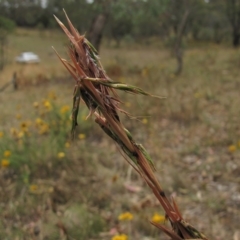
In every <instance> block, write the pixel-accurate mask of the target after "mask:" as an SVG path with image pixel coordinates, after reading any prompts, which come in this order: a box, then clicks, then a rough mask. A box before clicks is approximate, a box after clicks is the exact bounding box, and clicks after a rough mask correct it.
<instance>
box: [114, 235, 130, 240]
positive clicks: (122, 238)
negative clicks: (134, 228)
mask: <svg viewBox="0 0 240 240" xmlns="http://www.w3.org/2000/svg"><path fill="white" fill-rule="evenodd" d="M127 239H128V236H127V235H125V234H120V235H115V236H113V237H112V240H127Z"/></svg>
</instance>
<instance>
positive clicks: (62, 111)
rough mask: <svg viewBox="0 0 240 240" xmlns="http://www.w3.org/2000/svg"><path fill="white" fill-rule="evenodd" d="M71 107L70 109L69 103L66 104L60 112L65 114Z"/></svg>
mask: <svg viewBox="0 0 240 240" xmlns="http://www.w3.org/2000/svg"><path fill="white" fill-rule="evenodd" d="M69 109H70V107H69V106H68V105H64V106H62V107H61V109H60V113H61V114H65V113H67V112H68V111H69Z"/></svg>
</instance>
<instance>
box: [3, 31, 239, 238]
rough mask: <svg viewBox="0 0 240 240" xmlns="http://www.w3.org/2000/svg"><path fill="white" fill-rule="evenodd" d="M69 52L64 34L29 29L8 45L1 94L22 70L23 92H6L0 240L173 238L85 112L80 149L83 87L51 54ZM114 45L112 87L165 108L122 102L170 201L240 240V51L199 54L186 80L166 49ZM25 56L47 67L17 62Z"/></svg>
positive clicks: (191, 55) (211, 231)
mask: <svg viewBox="0 0 240 240" xmlns="http://www.w3.org/2000/svg"><path fill="white" fill-rule="evenodd" d="M66 44H67V41H66V39H65V36H64V34H62V33H61V32H53V33H50V32H41V33H39V32H37V31H30V30H24V29H19V30H17V31H16V33H15V34H14V35H12V36H10V38H9V44H8V49H7V51H8V62H9V64H8V65H7V66H6V68H5V69H4V71H3V72H1V75H0V88H1V86H3V85H4V84H5V83H7V82H8V81H9V80H10V79H11V77H12V74H13V72H14V71H16V72H17V76H18V81H19V89H18V90H17V91H13V90H12V88H11V86H10V87H8V88H7V89H6V90H4V91H3V92H0V102H1V104H0V111H1V117H0V156H1V158H0V160H1V168H0V188H1V193H0V216H2V217H1V218H0V239H4V240H5V239H6V240H7V239H11V240H21V239H36V240H47V239H49V240H59V239H76V240H81V239H104V240H105V239H106V240H108V239H114V236H115V235H117V234H118V233H119V234H125V235H127V236H128V239H142V240H153V239H167V238H166V237H165V235H163V234H162V233H161V232H159V231H158V230H157V229H155V228H154V227H152V226H151V224H150V223H149V222H148V221H149V220H151V219H152V218H153V217H155V220H156V221H159V222H163V214H164V213H163V211H162V209H161V208H160V206H159V205H158V203H157V201H156V200H155V198H154V196H153V195H152V193H151V192H150V191H149V189H148V187H147V186H146V184H144V183H143V181H142V179H140V177H138V176H137V175H136V174H135V173H134V172H132V171H131V169H130V168H129V167H128V165H127V164H126V163H125V161H124V158H123V157H122V156H121V154H120V153H119V151H118V149H117V147H116V146H115V144H114V143H112V141H111V139H108V138H107V137H106V136H105V135H104V134H103V133H102V131H101V129H99V128H98V127H97V126H95V124H94V121H93V119H88V120H87V121H86V120H85V118H86V116H87V114H88V112H87V109H86V108H85V106H83V105H81V113H80V117H79V126H78V129H77V133H76V139H75V141H74V142H72V141H71V140H70V130H71V122H70V118H69V116H70V113H71V104H72V91H73V86H74V82H73V80H72V79H71V78H70V77H69V76H68V74H67V72H66V71H65V69H64V68H63V67H62V66H61V64H60V63H59V61H58V59H57V58H56V56H55V55H54V53H53V50H52V49H51V46H54V47H55V48H56V49H57V51H58V52H59V53H60V54H61V55H62V56H64V55H66ZM159 45H160V44H159ZM161 45H162V44H161ZM107 46H108V44H104V45H103V47H102V49H101V52H100V56H101V60H102V63H103V66H104V67H105V69H106V71H107V73H108V74H109V75H110V77H112V79H114V80H116V81H123V82H127V83H130V84H133V85H137V86H139V87H141V88H144V89H145V90H147V91H148V92H151V93H152V94H155V95H159V96H164V97H166V99H161V100H159V99H155V98H149V97H142V96H138V97H135V96H132V95H127V94H122V93H120V96H121V97H122V99H123V100H124V108H125V110H126V111H128V112H129V113H130V114H131V115H132V116H133V117H135V118H134V119H128V118H127V117H126V116H124V115H123V116H122V121H123V123H124V125H125V126H126V127H127V128H128V129H129V130H130V131H131V132H132V133H133V135H134V137H135V138H136V139H137V141H138V142H140V143H142V144H143V145H144V146H145V148H146V149H147V150H148V151H149V153H150V154H151V156H152V158H153V159H154V160H155V164H156V168H157V176H158V178H159V180H160V182H161V183H162V185H163V186H164V189H165V191H166V193H167V194H168V196H173V197H174V198H175V199H176V201H177V203H178V204H179V206H180V209H181V211H182V213H183V216H184V218H185V219H186V220H188V221H189V222H190V223H191V224H192V225H194V226H195V227H196V228H198V230H201V231H202V232H203V233H204V234H205V235H207V236H208V237H209V239H217V240H224V239H234V240H238V239H240V231H239V220H240V217H239V216H240V210H239V209H240V188H239V183H240V177H239V175H240V161H239V160H240V125H239V118H240V108H239V104H240V94H239V91H240V78H239V67H240V51H239V50H236V49H232V48H230V47H227V46H224V45H222V46H221V45H220V46H219V45H212V44H206V45H203V44H201V46H198V45H197V44H191V47H189V48H188V49H187V51H186V52H185V58H184V71H183V74H182V75H181V76H180V77H176V76H174V74H173V72H174V69H175V60H174V59H173V58H172V57H171V55H170V53H169V50H168V49H166V48H165V47H164V46H163V45H162V46H157V45H156V44H155V45H154V44H152V45H146V44H145V45H137V44H132V45H129V46H125V45H124V46H122V47H121V48H118V49H116V48H113V47H107ZM22 51H33V52H35V53H37V54H38V55H39V56H40V58H41V60H42V62H41V63H40V64H38V65H19V64H16V63H14V62H13V59H14V57H15V56H16V55H17V54H19V53H20V52H22ZM124 213H128V214H125V215H124ZM165 224H168V223H167V222H166V223H165ZM116 239H117V238H115V239H114V240H116ZM118 239H122V240H123V239H125V238H124V235H122V236H121V237H120V238H118Z"/></svg>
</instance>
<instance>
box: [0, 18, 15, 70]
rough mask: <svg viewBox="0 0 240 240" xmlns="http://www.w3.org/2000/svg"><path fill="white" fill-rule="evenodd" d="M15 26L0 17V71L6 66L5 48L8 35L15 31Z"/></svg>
mask: <svg viewBox="0 0 240 240" xmlns="http://www.w3.org/2000/svg"><path fill="white" fill-rule="evenodd" d="M14 27H15V24H14V22H13V21H11V20H10V19H7V18H5V17H1V16H0V70H2V69H3V68H4V65H5V59H6V56H5V47H6V43H7V36H8V34H9V33H10V32H11V31H12V30H13V29H14Z"/></svg>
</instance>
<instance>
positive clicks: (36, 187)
mask: <svg viewBox="0 0 240 240" xmlns="http://www.w3.org/2000/svg"><path fill="white" fill-rule="evenodd" d="M37 190H38V186H37V185H34V184H32V185H30V186H29V191H30V192H36V191H37Z"/></svg>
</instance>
